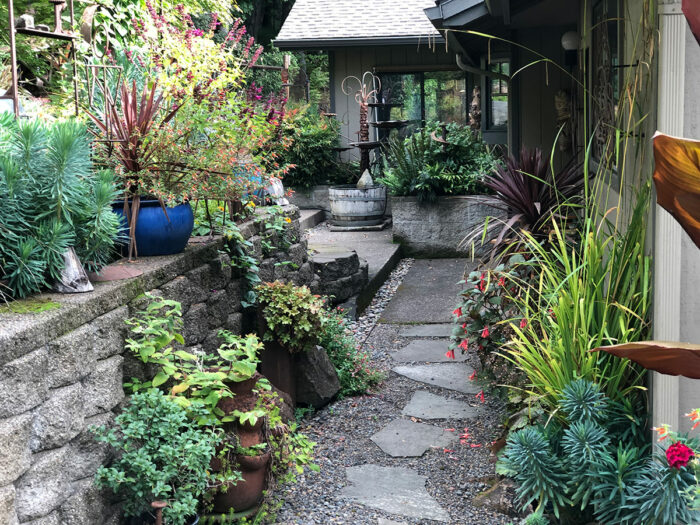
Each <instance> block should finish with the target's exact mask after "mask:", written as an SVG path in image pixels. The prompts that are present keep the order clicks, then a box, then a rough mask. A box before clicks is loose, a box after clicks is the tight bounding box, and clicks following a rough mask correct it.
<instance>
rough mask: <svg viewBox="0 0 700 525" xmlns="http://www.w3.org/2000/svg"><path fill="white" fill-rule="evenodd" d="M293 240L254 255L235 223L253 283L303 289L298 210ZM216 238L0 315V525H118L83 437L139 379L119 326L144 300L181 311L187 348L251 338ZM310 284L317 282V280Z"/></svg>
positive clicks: (306, 271)
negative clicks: (223, 337)
mask: <svg viewBox="0 0 700 525" xmlns="http://www.w3.org/2000/svg"><path fill="white" fill-rule="evenodd" d="M286 212H287V214H288V216H289V217H291V218H292V222H291V223H290V225H289V226H288V227H289V228H291V229H293V230H294V233H295V237H296V239H297V240H298V242H296V243H295V244H293V245H291V246H290V247H289V248H288V249H287V250H284V251H275V252H274V253H272V254H270V255H269V256H263V251H262V245H263V243H262V239H263V237H267V238H269V237H270V236H271V234H272V232H265V231H264V223H265V221H260V220H258V221H254V220H251V221H248V222H246V223H244V224H242V225H241V232H242V233H243V236H244V237H245V238H246V239H248V240H249V241H250V242H251V244H252V248H251V251H252V253H254V254H255V256H256V257H257V258H258V260H259V262H260V275H261V277H262V278H263V280H267V281H271V280H275V279H281V280H292V281H294V282H295V283H297V284H311V283H312V281H313V280H314V273H313V270H312V267H311V264H310V263H309V262H308V261H307V246H306V242H305V241H304V240H299V239H300V237H301V232H300V231H299V222H298V219H299V217H298V210H297V209H296V207H289V208H288V209H287V210H286ZM224 244H225V242H224V240H223V239H220V238H216V239H212V240H209V241H206V242H197V243H190V245H189V246H188V247H187V249H186V250H185V252H184V253H182V254H179V255H174V256H166V257H150V258H143V259H140V260H139V261H137V262H135V263H131V266H132V267H133V268H137V269H139V270H142V271H143V275H141V276H139V277H136V278H133V279H129V280H124V281H113V282H107V283H96V285H95V291H94V292H91V293H87V294H78V295H58V294H45V296H44V297H43V298H44V299H48V300H51V301H55V302H57V303H59V304H60V308H58V309H55V310H49V311H45V312H42V313H39V314H13V313H3V314H0V524H3V525H15V524H18V523H21V524H27V525H29V524H31V525H59V524H60V525H88V524H90V525H92V524H95V525H96V524H117V523H119V519H120V507H119V504H118V502H116V501H115V500H114V498H113V496H112V495H111V494H109V493H107V492H105V491H100V490H98V489H97V488H96V487H95V486H94V483H93V480H94V476H95V472H96V470H97V468H98V467H99V466H100V465H102V464H105V463H107V462H108V461H109V460H110V455H109V451H108V450H107V449H106V448H105V447H104V446H103V445H100V444H98V443H97V442H96V441H95V440H94V438H93V435H92V433H91V432H90V431H89V427H90V426H92V425H103V424H107V425H108V424H110V422H111V421H112V420H113V419H114V417H115V415H116V414H117V413H118V412H119V410H120V408H121V406H122V404H123V402H124V400H125V392H124V389H123V386H122V385H123V383H124V380H125V379H129V378H131V377H133V376H140V375H143V372H144V371H143V368H142V366H141V365H140V363H139V362H138V361H137V360H136V359H135V358H134V357H133V356H130V355H127V354H125V351H124V340H125V338H126V337H127V334H128V331H127V326H126V324H125V323H124V321H125V320H126V319H128V318H129V317H130V316H133V315H134V314H135V313H136V312H138V311H139V310H140V309H141V308H143V306H144V305H145V304H146V300H147V299H146V298H145V296H144V293H145V292H151V293H152V294H154V295H160V296H163V297H166V298H168V299H174V300H177V301H180V302H181V303H182V310H183V319H184V330H183V332H184V333H183V335H184V337H185V342H186V345H187V346H188V347H190V348H202V349H205V350H208V351H211V350H213V349H215V348H216V347H217V346H218V341H217V336H216V335H217V333H218V331H219V330H220V329H222V328H223V329H227V330H230V331H232V332H234V333H239V334H240V333H241V332H242V330H244V329H245V330H249V329H250V327H247V326H246V322H245V321H246V320H245V318H244V313H243V309H242V306H241V297H242V293H243V289H242V287H243V282H244V281H243V279H242V275H241V274H240V272H239V271H238V270H236V269H235V268H233V267H232V266H231V264H230V259H229V256H228V255H226V253H225V250H224ZM317 279H318V278H317Z"/></svg>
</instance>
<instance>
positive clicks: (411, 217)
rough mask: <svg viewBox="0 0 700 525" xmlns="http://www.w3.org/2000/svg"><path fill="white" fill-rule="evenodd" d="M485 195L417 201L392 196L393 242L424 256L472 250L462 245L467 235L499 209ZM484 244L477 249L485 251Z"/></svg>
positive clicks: (412, 253) (453, 254) (415, 199)
mask: <svg viewBox="0 0 700 525" xmlns="http://www.w3.org/2000/svg"><path fill="white" fill-rule="evenodd" d="M485 199H486V197H484V196H481V195H467V196H460V197H438V200H437V201H436V202H434V203H430V204H428V203H420V202H418V199H417V198H416V197H391V199H390V200H391V208H392V216H393V238H394V242H397V243H400V244H401V245H402V247H403V250H404V253H406V254H409V255H416V256H427V257H455V256H464V255H466V254H469V253H471V252H470V249H469V247H468V246H464V245H462V241H463V240H464V238H465V237H466V235H467V234H468V233H469V232H470V231H472V230H473V229H474V228H475V227H480V226H483V224H484V221H485V220H486V217H488V216H491V217H493V216H498V215H499V214H500V212H498V210H495V209H494V208H492V207H490V206H488V205H486V204H485V202H484V201H485ZM485 251H486V250H484V249H483V248H482V249H481V250H477V255H478V254H479V253H480V252H482V253H483V252H485Z"/></svg>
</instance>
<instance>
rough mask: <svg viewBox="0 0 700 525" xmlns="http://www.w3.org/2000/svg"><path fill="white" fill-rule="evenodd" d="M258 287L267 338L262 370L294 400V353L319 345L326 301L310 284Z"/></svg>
mask: <svg viewBox="0 0 700 525" xmlns="http://www.w3.org/2000/svg"><path fill="white" fill-rule="evenodd" d="M255 290H256V293H257V296H258V304H259V306H258V333H259V335H260V336H261V337H262V338H263V340H264V341H266V344H265V350H264V352H262V355H261V358H260V371H261V372H262V374H263V375H264V376H265V377H267V378H268V379H269V380H270V382H271V383H272V384H273V385H275V386H276V387H277V388H279V389H280V390H282V391H283V392H285V393H287V394H289V396H290V397H291V399H292V402H294V401H295V399H296V387H295V372H294V354H295V353H298V352H303V351H306V350H308V349H309V348H311V347H313V346H315V345H316V344H318V338H319V334H320V329H321V322H322V317H323V304H324V303H323V300H322V299H321V298H320V296H318V295H314V294H312V293H311V290H309V288H307V287H306V286H295V285H294V283H286V284H285V283H282V282H280V281H275V282H272V283H263V284H261V285H259V286H258V287H257V288H256V289H255Z"/></svg>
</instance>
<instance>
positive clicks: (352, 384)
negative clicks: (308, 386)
mask: <svg viewBox="0 0 700 525" xmlns="http://www.w3.org/2000/svg"><path fill="white" fill-rule="evenodd" d="M318 344H319V345H321V346H322V347H323V348H325V349H326V352H327V353H328V357H329V358H330V360H331V363H333V366H334V367H335V369H336V371H337V372H338V379H339V380H340V392H339V393H338V397H339V398H341V399H342V398H343V397H348V396H354V395H361V394H366V393H367V392H369V391H370V390H371V389H372V388H373V387H375V386H376V385H377V384H378V383H379V382H381V381H382V379H383V378H384V376H383V374H381V373H380V372H379V371H377V370H375V369H373V368H372V365H371V363H370V359H369V356H368V355H367V354H366V353H365V352H363V351H362V350H361V349H360V348H358V344H357V341H356V340H355V338H354V336H353V335H352V334H351V333H350V332H349V331H348V329H347V320H346V318H345V315H344V314H343V312H342V311H340V310H338V309H335V310H330V311H328V312H326V314H325V315H324V318H323V320H322V323H321V335H320V337H319V342H318Z"/></svg>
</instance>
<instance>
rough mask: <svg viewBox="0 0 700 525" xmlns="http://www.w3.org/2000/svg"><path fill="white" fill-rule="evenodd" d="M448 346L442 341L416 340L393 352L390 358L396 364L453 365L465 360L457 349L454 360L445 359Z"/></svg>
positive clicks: (446, 342) (465, 355) (464, 356)
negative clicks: (417, 362)
mask: <svg viewBox="0 0 700 525" xmlns="http://www.w3.org/2000/svg"><path fill="white" fill-rule="evenodd" d="M448 346H449V342H448V341H445V340H444V339H416V340H414V341H411V342H410V343H409V344H408V345H406V346H404V347H403V348H402V349H401V350H398V351H396V352H394V353H393V354H392V355H391V358H392V359H393V360H394V361H396V362H398V363H412V362H416V361H419V362H420V361H422V362H424V363H426V362H427V363H454V362H455V361H456V362H464V361H466V360H467V354H463V353H462V352H461V351H460V350H459V349H457V350H455V358H454V359H450V358H449V357H447V356H446V355H445V353H446V352H447V347H448Z"/></svg>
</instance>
